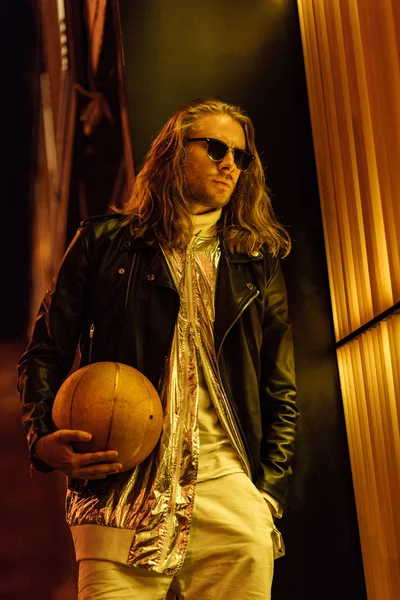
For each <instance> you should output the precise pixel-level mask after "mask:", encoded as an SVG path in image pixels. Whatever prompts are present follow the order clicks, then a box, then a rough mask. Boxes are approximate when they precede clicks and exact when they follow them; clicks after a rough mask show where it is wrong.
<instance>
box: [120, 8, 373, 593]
mask: <svg viewBox="0 0 400 600" xmlns="http://www.w3.org/2000/svg"><path fill="white" fill-rule="evenodd" d="M120 8H121V18H122V27H123V41H124V48H125V60H126V73H127V83H128V93H129V107H130V116H131V123H132V132H133V149H134V158H135V161H136V166H137V167H139V166H140V163H141V161H142V159H143V156H144V154H145V152H146V149H147V148H148V145H149V143H150V141H151V139H152V138H153V137H154V136H155V135H156V134H157V132H158V130H159V129H160V127H161V126H162V125H163V124H164V122H165V121H166V120H167V119H168V118H169V117H170V116H171V114H173V113H174V112H175V111H176V110H177V109H178V108H179V107H180V106H181V105H182V104H184V103H185V102H187V101H189V100H191V99H194V98H197V97H200V96H214V97H219V98H221V99H223V100H226V101H228V102H233V103H236V104H239V105H241V106H242V107H243V108H245V109H246V110H247V112H248V113H249V115H250V116H251V117H252V119H253V121H254V124H255V127H256V133H257V146H258V150H259V151H260V152H261V156H262V159H263V162H264V164H265V167H266V173H267V179H268V184H269V186H270V188H271V190H272V192H273V202H274V206H275V209H276V211H277V213H278V215H279V216H280V218H281V220H282V221H283V222H284V223H285V224H286V225H287V226H288V227H289V230H290V232H291V235H292V238H293V241H294V247H293V251H292V254H291V255H290V257H289V258H288V259H286V260H285V261H284V272H285V275H286V279H287V284H288V292H289V301H290V306H291V318H292V321H293V328H294V334H295V343H296V363H297V376H298V384H299V395H298V402H299V406H300V410H301V418H300V421H299V435H298V442H297V454H296V459H295V462H294V472H295V475H294V477H293V482H292V489H291V502H290V507H289V510H288V514H287V516H286V517H285V519H284V520H283V522H282V523H281V529H282V531H283V533H284V537H285V542H286V546H287V551H288V552H287V556H286V557H285V558H284V559H280V560H278V561H277V562H276V577H275V583H274V594H273V598H274V600H303V599H304V600H337V599H338V598H341V599H351V600H364V598H365V597H366V594H365V586H364V578H363V570H362V563H361V556H360V548H359V539H358V529H357V520H356V514H355V507H354V498H353V489H352V482H351V473H350V465H349V457H348V448H347V440H346V432H345V426H344V418H343V410H342V403H341V396H340V388H339V381H338V373H337V363H336V358H335V348H334V338H333V329H332V318H331V306H330V298H329V289H328V280H327V271H326V259H325V251H324V243H323V234H322V225H321V214H320V208H319V198H318V188H317V180H316V173H315V164H314V156H313V147H312V138H311V128H310V120H309V112H308V104H307V94H306V83H305V75H304V67H303V57H302V50H301V40H300V29H299V23H298V15H297V6H296V2H295V0H281V1H277V0H259V1H257V0H248V1H243V0H242V1H238V0H236V1H233V0H201V1H200V2H188V1H187V0H170V1H169V2H168V1H167V0H164V1H162V0H135V2H132V1H131V0H120ZM226 600H230V599H226Z"/></svg>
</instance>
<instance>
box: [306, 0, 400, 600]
mask: <svg viewBox="0 0 400 600" xmlns="http://www.w3.org/2000/svg"><path fill="white" fill-rule="evenodd" d="M298 7H299V15H300V24H301V33H302V41H303V50H304V59H305V65H306V76H307V86H308V93H309V103H310V111H311V121H312V129H313V137H314V148H315V157H316V163H317V172H318V181H319V189H320V197H321V209H322V218H323V223H324V233H325V244H326V251H327V261H328V271H329V280H330V288H331V297H332V307H333V320H334V328H335V333H336V338H337V340H340V339H342V338H344V337H345V336H347V335H349V334H350V333H351V332H353V331H355V330H356V329H358V328H359V327H360V326H361V325H363V324H365V323H367V322H368V321H370V320H371V319H372V318H373V317H375V316H377V315H379V314H380V313H382V312H383V311H385V310H386V309H388V308H390V307H392V306H393V304H395V303H397V302H399V301H400V200H399V199H400V177H399V166H400V110H399V106H400V57H399V52H398V49H399V47H400V5H399V3H398V1H397V0H380V2H376V1H375V0H340V1H339V2H326V1H325V0H313V1H310V0H298ZM338 361H339V370H340V379H341V385H342V395H343V403H344V410H345V416H346V427H347V434H348V441H349V450H350V457H351V464H352V471H353V480H354V487H355V494H356V504H357V514H358V520H359V526H360V537H361V544H362V553H363V561H364V570H365V577H366V583H367V590H368V598H369V600H383V599H384V600H397V599H398V598H400V511H399V510H398V508H399V507H400V315H394V316H392V317H391V318H390V319H389V320H387V321H385V322H382V323H381V324H380V325H379V326H377V327H375V328H374V329H371V330H369V331H367V332H366V333H364V334H362V335H361V336H360V337H359V338H357V339H356V340H355V341H353V342H351V343H349V344H346V345H345V346H343V347H342V348H340V350H339V351H338Z"/></svg>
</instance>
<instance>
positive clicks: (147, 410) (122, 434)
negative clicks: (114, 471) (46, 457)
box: [52, 362, 163, 471]
mask: <svg viewBox="0 0 400 600" xmlns="http://www.w3.org/2000/svg"><path fill="white" fill-rule="evenodd" d="M52 414H53V422H54V424H55V426H56V427H57V429H79V430H81V431H88V432H89V433H91V434H92V439H91V440H90V442H82V443H78V444H74V448H75V449H76V451H77V452H83V453H86V452H100V451H101V452H102V451H105V450H116V451H117V452H118V462H120V463H122V470H123V471H127V470H128V469H132V468H133V467H135V466H136V465H138V464H139V463H141V462H142V461H143V460H144V459H145V458H146V457H147V456H148V455H149V454H150V452H151V451H152V450H153V449H154V447H155V446H156V444H157V442H158V440H159V437H160V435H161V430H162V424H163V412H162V406H161V401H160V398H159V395H158V393H157V391H156V389H155V388H154V386H153V385H152V383H151V382H150V381H149V380H148V379H147V378H146V377H145V376H144V375H143V374H142V373H140V371H138V370H136V369H134V368H133V367H129V366H128V365H124V364H122V363H117V362H98V363H93V364H90V365H87V366H86V367H83V368H82V369H79V370H78V371H75V372H74V373H72V374H71V375H70V376H69V377H68V378H67V379H66V380H65V381H64V383H63V384H62V386H61V387H60V389H59V390H58V393H57V395H56V398H55V400H54V404H53V413H52Z"/></svg>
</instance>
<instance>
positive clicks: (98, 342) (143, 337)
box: [19, 99, 297, 600]
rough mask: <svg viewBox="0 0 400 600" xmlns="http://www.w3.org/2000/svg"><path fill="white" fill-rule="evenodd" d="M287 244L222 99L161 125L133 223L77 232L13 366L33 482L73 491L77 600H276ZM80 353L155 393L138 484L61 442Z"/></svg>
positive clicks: (253, 156) (245, 138) (289, 366)
mask: <svg viewBox="0 0 400 600" xmlns="http://www.w3.org/2000/svg"><path fill="white" fill-rule="evenodd" d="M289 246H290V242H289V238H288V236H287V234H286V232H285V231H284V229H283V228H282V227H281V226H280V225H279V224H278V223H277V221H276V219H275V218H274V215H273V212H272V208H271V205H270V201H269V199H268V196H267V193H266V190H265V184H264V176H263V170H262V166H261V163H260V160H259V157H258V154H257V151H256V147H255V142H254V128H253V125H252V123H251V121H250V119H249V118H248V117H247V116H246V115H245V113H244V112H243V111H242V110H241V109H239V108H238V107H235V106H231V105H229V104H226V103H224V102H221V101H218V100H204V99H201V100H197V101H194V102H192V103H190V104H188V105H187V106H185V107H184V108H183V109H182V110H180V111H178V112H177V113H176V114H175V115H174V116H173V117H172V118H171V119H170V120H169V121H168V122H167V124H166V125H165V126H164V128H163V129H162V130H161V132H160V134H159V135H158V137H157V138H156V139H155V140H154V142H153V144H152V146H151V148H150V150H149V152H148V154H147V157H146V160H145V162H144V165H143V168H142V169H141V171H140V173H139V175H138V177H137V179H136V181H135V187H134V191H133V196H132V199H131V202H130V205H129V206H128V207H127V208H126V210H124V211H123V212H122V214H116V215H111V216H105V217H96V218H93V219H89V220H88V221H85V222H84V223H83V224H82V225H81V228H80V229H79V231H78V233H77V235H76V237H75V239H74V240H73V242H72V244H71V246H70V247H69V249H68V251H67V253H66V256H65V258H64V261H63V264H62V266H61V269H60V271H59V274H58V276H57V278H56V280H55V282H54V283H53V285H52V287H51V289H50V291H49V292H48V294H47V295H46V297H45V299H44V301H43V303H42V306H41V308H40V311H39V316H38V319H37V323H36V326H35V330H34V333H33V338H32V341H31V343H30V345H29V347H28V350H27V352H26V353H25V354H24V355H23V357H22V358H21V361H20V364H19V373H20V377H19V388H20V392H21V396H22V404H23V422H24V425H25V428H26V432H27V437H28V441H29V445H30V451H31V458H32V463H33V466H34V468H37V469H39V470H42V471H49V470H51V469H59V470H60V471H62V472H63V473H65V474H66V475H67V476H68V478H69V479H68V490H67V521H68V523H69V525H70V526H71V531H72V535H73V538H74V544H75V550H76V557H77V560H78V561H79V598H80V599H81V600H83V599H89V598H96V599H102V600H105V599H111V598H118V599H119V600H121V599H125V598H139V599H140V600H161V599H163V598H165V597H166V596H167V593H168V590H169V594H171V593H174V594H177V595H178V597H179V598H185V599H188V600H230V599H235V600H250V599H256V598H257V599H261V598H262V599H263V600H265V599H267V598H269V597H270V588H271V582H272V574H273V529H274V522H273V517H274V516H278V517H279V516H281V513H282V506H283V505H284V504H285V500H286V494H287V478H288V476H289V474H290V467H289V462H290V459H291V456H292V453H293V442H294V433H295V421H296V418H297V409H296V405H295V383H294V370H293V350H292V339H291V333H290V326H289V324H288V321H287V304H286V292H285V286H284V282H283V279H282V274H281V270H280V265H279V259H278V256H279V255H285V254H286V253H287V252H288V250H289ZM78 342H79V344H80V351H81V366H83V365H85V364H88V363H89V362H98V361H118V362H121V363H126V364H128V365H131V366H133V367H135V368H137V369H138V370H140V371H141V372H143V373H144V374H145V375H146V376H147V377H148V378H149V379H150V380H151V381H152V383H153V384H154V385H155V386H156V387H157V388H158V390H159V392H160V396H161V399H162V403H163V410H164V427H163V432H162V436H161V439H160V442H159V444H158V445H157V447H156V449H155V450H154V451H153V453H152V454H151V455H150V457H149V458H148V459H146V460H145V461H144V462H143V463H142V464H141V465H139V467H137V468H136V469H134V470H132V471H128V472H122V473H119V472H118V470H119V469H120V468H121V465H120V464H119V463H118V456H117V454H116V453H115V452H113V451H109V452H99V453H94V454H93V453H87V454H81V455H79V454H76V453H75V452H74V451H73V446H72V444H73V442H75V441H78V440H79V441H81V440H82V441H83V440H85V439H88V433H87V432H80V431H65V430H61V431H54V426H53V423H52V419H51V407H52V402H53V399H54V396H55V395H56V393H57V390H58V388H59V387H60V385H61V383H62V381H63V379H64V378H65V377H66V376H67V375H68V373H69V371H70V369H71V366H72V364H73V360H74V355H75V350H76V347H77V344H78ZM168 597H170V596H168Z"/></svg>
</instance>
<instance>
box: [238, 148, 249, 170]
mask: <svg viewBox="0 0 400 600" xmlns="http://www.w3.org/2000/svg"><path fill="white" fill-rule="evenodd" d="M251 161H252V157H251V154H249V153H248V152H246V151H245V150H235V165H236V166H237V168H238V169H239V170H240V171H246V169H248V168H249V165H250V163H251Z"/></svg>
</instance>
